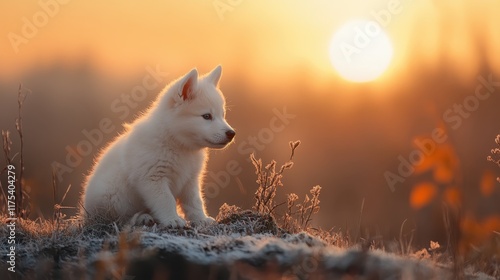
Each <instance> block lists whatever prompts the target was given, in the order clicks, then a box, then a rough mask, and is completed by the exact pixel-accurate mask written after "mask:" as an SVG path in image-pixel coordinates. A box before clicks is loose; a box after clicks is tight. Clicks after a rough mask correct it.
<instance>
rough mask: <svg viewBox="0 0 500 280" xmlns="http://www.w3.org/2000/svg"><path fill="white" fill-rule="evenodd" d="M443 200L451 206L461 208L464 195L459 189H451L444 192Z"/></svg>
mask: <svg viewBox="0 0 500 280" xmlns="http://www.w3.org/2000/svg"><path fill="white" fill-rule="evenodd" d="M443 199H444V201H445V202H446V203H447V204H449V205H451V206H459V205H460V204H461V202H462V193H461V192H460V189H458V188H457V187H449V188H446V189H445V190H444V193H443Z"/></svg>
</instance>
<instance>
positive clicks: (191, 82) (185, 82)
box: [179, 68, 198, 100]
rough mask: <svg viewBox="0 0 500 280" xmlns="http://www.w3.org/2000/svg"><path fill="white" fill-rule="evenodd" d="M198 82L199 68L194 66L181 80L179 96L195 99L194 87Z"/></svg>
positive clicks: (185, 98) (184, 98)
mask: <svg viewBox="0 0 500 280" xmlns="http://www.w3.org/2000/svg"><path fill="white" fill-rule="evenodd" d="M197 84H198V70H196V68H194V69H193V70H191V71H189V73H187V74H186V76H184V77H183V78H182V79H181V80H180V86H179V97H180V98H182V100H187V99H193V97H194V96H193V94H194V89H195V87H196V85H197Z"/></svg>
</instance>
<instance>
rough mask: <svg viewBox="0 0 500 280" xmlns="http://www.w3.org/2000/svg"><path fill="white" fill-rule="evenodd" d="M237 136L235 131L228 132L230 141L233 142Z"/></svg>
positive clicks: (227, 135)
mask: <svg viewBox="0 0 500 280" xmlns="http://www.w3.org/2000/svg"><path fill="white" fill-rule="evenodd" d="M235 135H236V132H234V130H228V131H226V137H227V139H228V140H233V138H234V136H235Z"/></svg>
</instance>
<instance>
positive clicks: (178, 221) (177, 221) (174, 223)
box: [162, 217, 186, 228]
mask: <svg viewBox="0 0 500 280" xmlns="http://www.w3.org/2000/svg"><path fill="white" fill-rule="evenodd" d="M162 226H164V227H177V228H182V227H185V226H186V221H185V220H184V219H182V218H181V217H175V218H173V219H170V220H169V221H167V222H163V223H162Z"/></svg>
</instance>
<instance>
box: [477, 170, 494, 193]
mask: <svg viewBox="0 0 500 280" xmlns="http://www.w3.org/2000/svg"><path fill="white" fill-rule="evenodd" d="M480 189H481V193H482V194H483V195H484V196H490V195H491V194H492V193H493V191H494V190H495V175H493V172H491V170H486V171H485V172H484V173H483V177H482V178H481V185H480Z"/></svg>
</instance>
